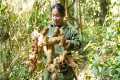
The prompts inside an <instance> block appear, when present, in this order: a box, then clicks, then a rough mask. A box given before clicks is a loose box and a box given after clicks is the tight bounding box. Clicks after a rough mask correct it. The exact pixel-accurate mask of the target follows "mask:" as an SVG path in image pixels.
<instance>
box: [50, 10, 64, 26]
mask: <svg viewBox="0 0 120 80" xmlns="http://www.w3.org/2000/svg"><path fill="white" fill-rule="evenodd" d="M63 18H64V17H62V16H61V14H60V13H59V11H58V10H57V9H56V8H54V9H53V10H52V19H53V21H54V23H55V25H57V26H61V25H62V23H63Z"/></svg>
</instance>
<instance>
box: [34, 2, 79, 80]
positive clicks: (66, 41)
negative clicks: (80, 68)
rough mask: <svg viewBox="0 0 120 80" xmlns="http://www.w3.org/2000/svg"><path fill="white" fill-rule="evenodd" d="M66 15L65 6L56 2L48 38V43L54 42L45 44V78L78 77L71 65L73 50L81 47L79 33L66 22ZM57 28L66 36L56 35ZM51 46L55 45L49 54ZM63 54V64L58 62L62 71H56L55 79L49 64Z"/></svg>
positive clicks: (50, 79) (62, 79) (69, 78)
mask: <svg viewBox="0 0 120 80" xmlns="http://www.w3.org/2000/svg"><path fill="white" fill-rule="evenodd" d="M64 17H65V9H64V7H63V6H62V5H61V4H59V3H57V4H55V5H54V6H53V7H52V20H53V22H54V23H53V24H51V25H49V26H48V32H47V37H48V38H46V39H48V40H46V41H47V43H51V44H52V43H53V44H52V45H47V47H46V46H44V47H45V48H46V52H45V51H44V53H45V54H46V55H45V56H46V59H45V63H46V67H45V70H44V72H43V77H42V79H43V80H73V79H74V78H75V77H76V76H75V73H74V71H73V69H72V65H71V62H73V59H72V56H71V50H74V49H79V47H80V40H79V35H78V33H77V31H76V30H75V29H74V28H72V27H70V26H69V25H68V24H66V23H65V22H64ZM56 30H59V31H61V32H62V34H60V35H64V36H62V37H61V36H60V37H59V35H55V31H56ZM57 34H58V33H57ZM42 39H43V38H40V42H41V43H42V41H44V39H43V40H42ZM61 40H62V41H63V45H62V46H61V45H59V43H60V41H61ZM56 41H57V42H56ZM58 41H59V42H58ZM38 42H39V40H38ZM50 46H52V47H53V48H52V51H51V52H52V54H51V53H50V54H47V52H49V51H50V50H49V51H47V48H48V49H49V48H50ZM43 49H44V48H43ZM35 50H36V49H35ZM35 52H37V51H35ZM65 52H67V53H65ZM61 55H62V57H64V58H63V59H62V60H63V61H65V62H63V64H58V65H59V66H58V69H59V70H60V71H58V72H56V74H57V79H53V78H52V76H53V75H52V74H53V73H52V72H51V71H50V70H49V67H50V66H49V65H50V64H54V61H55V60H57V57H58V58H60V57H61ZM49 60H50V61H49ZM56 74H55V75H56Z"/></svg>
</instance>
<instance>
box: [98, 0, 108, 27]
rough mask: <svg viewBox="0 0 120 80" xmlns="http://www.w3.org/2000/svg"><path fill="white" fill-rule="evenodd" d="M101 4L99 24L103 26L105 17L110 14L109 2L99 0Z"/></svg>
mask: <svg viewBox="0 0 120 80" xmlns="http://www.w3.org/2000/svg"><path fill="white" fill-rule="evenodd" d="M99 2H100V9H101V12H100V16H99V23H100V25H103V23H104V20H105V17H106V15H107V12H108V2H107V0H99Z"/></svg>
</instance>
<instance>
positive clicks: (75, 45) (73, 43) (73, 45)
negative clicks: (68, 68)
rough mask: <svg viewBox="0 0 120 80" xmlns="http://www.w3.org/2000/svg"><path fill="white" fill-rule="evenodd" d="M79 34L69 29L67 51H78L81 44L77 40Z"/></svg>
mask: <svg viewBox="0 0 120 80" xmlns="http://www.w3.org/2000/svg"><path fill="white" fill-rule="evenodd" d="M79 37H80V36H79V33H78V32H77V31H76V30H75V29H73V28H70V29H68V31H67V40H69V44H70V45H69V47H68V50H78V49H80V46H81V43H80V39H79Z"/></svg>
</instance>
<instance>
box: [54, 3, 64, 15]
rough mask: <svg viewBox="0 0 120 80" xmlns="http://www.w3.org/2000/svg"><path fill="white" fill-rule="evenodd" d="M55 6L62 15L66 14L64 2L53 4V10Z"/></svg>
mask: <svg viewBox="0 0 120 80" xmlns="http://www.w3.org/2000/svg"><path fill="white" fill-rule="evenodd" d="M55 8H56V9H57V10H58V12H59V13H60V14H61V16H62V17H64V16H65V8H64V6H63V5H62V4H60V3H56V4H55V5H53V6H52V10H53V9H55Z"/></svg>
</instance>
